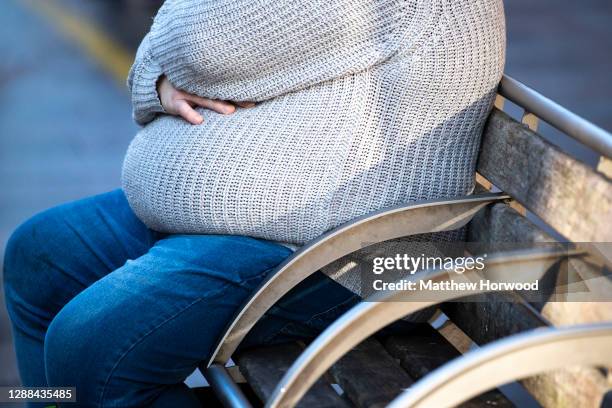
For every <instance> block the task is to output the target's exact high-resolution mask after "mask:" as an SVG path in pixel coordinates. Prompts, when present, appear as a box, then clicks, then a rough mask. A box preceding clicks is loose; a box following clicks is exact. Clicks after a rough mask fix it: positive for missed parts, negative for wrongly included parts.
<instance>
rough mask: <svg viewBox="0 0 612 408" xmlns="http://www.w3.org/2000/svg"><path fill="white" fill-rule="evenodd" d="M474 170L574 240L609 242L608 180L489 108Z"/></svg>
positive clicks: (611, 188)
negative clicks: (488, 115)
mask: <svg viewBox="0 0 612 408" xmlns="http://www.w3.org/2000/svg"><path fill="white" fill-rule="evenodd" d="M477 168H478V172H479V173H480V174H482V175H483V176H484V177H486V178H487V179H488V180H489V181H491V182H492V183H493V184H495V185H496V186H497V187H499V188H500V189H502V190H503V191H505V192H507V193H508V194H510V195H512V197H513V198H515V199H516V200H517V201H519V202H520V203H521V204H523V205H524V206H525V207H526V208H527V209H529V210H530V211H532V212H533V213H535V214H537V215H538V216H539V217H540V218H541V219H542V220H544V221H545V222H546V223H548V224H549V225H550V226H552V227H553V228H554V229H555V230H557V231H558V232H559V233H561V234H562V235H564V236H565V237H566V238H568V239H570V240H572V241H574V242H591V241H593V242H610V241H612V228H610V225H609V220H610V219H612V185H611V183H610V180H608V179H606V177H605V176H603V175H601V174H599V173H597V172H595V171H594V170H593V169H591V168H589V167H588V166H586V165H585V164H583V163H581V162H579V161H578V160H576V159H574V158H572V157H571V156H569V155H567V154H565V153H563V152H561V151H560V150H559V149H558V148H556V147H555V146H553V145H552V144H550V143H549V142H547V141H545V140H544V139H543V138H542V137H541V136H539V135H538V134H537V133H535V132H533V131H531V130H529V129H528V128H527V127H525V126H524V125H522V124H521V123H519V122H517V121H515V120H514V119H512V118H510V117H509V116H508V115H507V114H506V113H504V112H501V111H499V110H497V109H494V110H493V112H492V113H491V115H490V117H489V120H488V122H487V125H486V127H485V131H484V134H483V140H482V147H481V151H480V155H479V158H478V165H477Z"/></svg>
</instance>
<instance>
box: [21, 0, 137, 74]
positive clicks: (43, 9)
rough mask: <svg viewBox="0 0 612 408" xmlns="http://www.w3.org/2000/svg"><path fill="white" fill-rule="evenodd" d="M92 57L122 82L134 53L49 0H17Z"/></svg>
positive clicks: (92, 24) (84, 20) (81, 18)
mask: <svg viewBox="0 0 612 408" xmlns="http://www.w3.org/2000/svg"><path fill="white" fill-rule="evenodd" d="M21 2H22V3H23V4H25V5H27V6H28V7H29V8H30V9H31V10H34V11H36V12H38V13H39V14H40V15H42V16H43V17H45V18H46V19H47V20H50V21H51V22H52V23H54V25H56V26H57V28H58V29H59V30H60V31H61V32H62V33H64V34H65V35H67V36H68V37H69V38H70V39H71V40H72V41H74V42H76V43H77V44H78V45H79V46H80V47H81V48H82V49H83V50H84V51H85V52H86V53H87V54H89V55H90V56H91V57H93V58H94V59H95V60H96V61H97V62H98V63H99V64H100V65H101V66H102V68H104V69H105V70H106V71H107V72H108V73H110V74H111V75H112V76H113V78H115V79H116V80H117V81H119V82H120V83H121V84H125V80H126V78H127V75H128V72H129V70H130V67H131V65H132V62H133V61H134V54H133V53H131V52H129V51H128V50H126V49H125V48H124V47H122V46H121V45H119V44H117V43H116V42H115V41H113V39H111V38H110V37H109V36H108V35H106V34H105V33H104V31H102V30H101V29H100V28H99V27H97V26H96V24H94V23H92V22H91V21H87V20H86V19H84V18H83V17H81V16H78V17H77V16H75V15H73V14H71V13H69V12H67V11H66V10H65V9H64V8H63V7H61V6H59V5H58V4H57V3H55V2H53V1H52V0H21Z"/></svg>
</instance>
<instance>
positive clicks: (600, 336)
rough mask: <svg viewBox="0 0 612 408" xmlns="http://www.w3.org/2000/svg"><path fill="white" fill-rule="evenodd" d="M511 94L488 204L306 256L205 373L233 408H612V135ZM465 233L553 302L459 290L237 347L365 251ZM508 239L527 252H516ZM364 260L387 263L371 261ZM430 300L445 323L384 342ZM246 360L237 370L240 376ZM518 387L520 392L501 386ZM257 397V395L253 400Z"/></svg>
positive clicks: (354, 237)
mask: <svg viewBox="0 0 612 408" xmlns="http://www.w3.org/2000/svg"><path fill="white" fill-rule="evenodd" d="M499 93H500V96H499V97H498V100H497V102H496V108H495V109H494V110H493V112H492V113H491V115H490V117H489V120H488V122H487V124H486V127H485V131H484V134H483V139H482V146H481V151H480V154H479V160H478V165H477V172H478V174H477V182H478V189H477V191H476V192H475V194H474V195H472V196H469V197H460V198H453V199H449V200H436V201H430V202H424V203H412V204H410V205H406V206H399V207H396V208H392V209H385V210H382V211H379V212H377V213H375V214H369V215H367V216H365V217H361V218H359V219H357V220H354V221H352V222H350V223H347V224H345V225H344V226H341V227H339V228H338V229H336V230H334V231H332V232H330V233H328V234H326V235H324V236H323V237H321V238H319V239H318V240H315V241H314V242H312V243H310V244H309V245H307V246H306V247H304V248H302V249H301V250H300V251H298V252H296V253H295V254H294V255H293V256H292V257H291V258H290V259H288V260H287V261H286V262H285V263H283V264H282V265H280V266H279V267H278V269H277V271H276V272H275V274H273V276H272V277H271V278H270V279H269V280H267V281H266V282H265V283H264V285H263V286H262V287H261V288H260V289H259V290H258V292H257V293H256V294H254V295H253V297H252V298H251V300H250V301H249V302H248V304H247V305H245V307H244V309H243V310H242V311H241V313H240V314H239V315H238V316H236V319H235V320H234V322H233V323H232V324H231V325H230V326H229V328H228V330H227V332H226V334H225V336H224V337H223V339H222V340H221V341H220V343H219V346H218V348H217V350H216V351H215V353H214V355H213V357H212V359H211V360H210V361H208V362H205V363H204V364H203V365H202V367H201V370H202V372H203V373H204V375H205V377H206V378H207V380H208V381H209V383H210V384H211V386H212V388H213V389H214V390H215V392H216V393H217V395H218V397H219V399H220V400H221V402H222V403H223V405H225V406H228V407H248V406H258V405H264V404H266V406H270V407H291V406H300V407H352V406H356V407H382V406H387V404H390V406H392V407H404V406H423V407H426V406H433V407H438V406H454V405H458V404H460V406H463V407H485V406H486V407H490V406H497V407H511V406H538V404H539V405H541V406H545V407H557V406H561V407H599V406H604V405H605V404H609V403H610V398H611V395H612V391H611V390H612V374H611V373H610V371H609V370H610V368H612V303H611V302H610V300H611V299H612V281H611V280H610V274H609V270H610V256H611V251H610V249H611V247H612V246H611V245H610V244H608V245H606V244H605V243H612V185H611V182H610V176H611V172H610V165H609V163H610V162H609V160H610V157H612V135H610V134H609V133H607V132H605V131H603V130H601V129H599V128H596V127H595V126H593V125H591V124H589V123H588V122H586V121H584V120H583V119H581V118H578V117H576V116H575V115H573V114H571V113H570V112H567V111H566V110H564V109H563V108H561V107H559V106H558V105H556V104H554V103H553V102H550V101H549V100H547V99H545V98H543V97H542V96H540V95H538V94H537V93H535V92H534V91H532V90H530V89H528V88H526V87H524V86H523V85H522V84H520V83H518V82H516V81H514V80H512V79H511V78H507V77H505V78H504V80H503V81H502V84H501V86H500V91H499ZM505 98H507V99H510V100H511V101H512V102H513V103H515V104H517V105H518V106H519V107H522V108H523V109H524V112H523V115H522V118H521V122H519V121H517V120H515V119H513V118H512V117H510V116H509V115H508V114H506V113H504V111H503V110H501V108H503V104H502V102H503V101H504V99H505ZM538 117H539V118H541V119H543V120H546V121H547V122H548V123H550V124H551V125H553V126H555V127H557V128H558V129H560V130H562V131H564V132H565V133H566V134H567V135H569V136H572V137H573V138H575V139H577V140H579V141H580V142H581V143H583V144H585V145H587V146H589V147H590V148H592V149H594V151H596V152H598V154H600V155H601V159H600V162H599V164H597V165H596V166H589V165H587V164H585V163H582V162H580V161H578V160H577V159H575V158H573V157H572V156H571V155H570V154H567V153H565V152H563V151H561V150H560V149H559V148H558V147H556V146H554V145H553V144H551V143H550V142H549V141H547V140H546V139H544V138H543V137H542V136H540V135H539V134H538V133H537V132H536V129H537V119H538ZM464 226H467V227H466V229H467V242H468V247H467V249H468V251H469V252H470V253H473V254H477V253H483V252H486V253H488V254H490V255H491V256H490V257H489V258H488V260H487V267H486V272H487V273H489V275H487V276H495V277H497V278H499V279H503V278H513V279H517V278H518V277H517V274H519V271H524V272H525V273H529V274H532V275H533V276H539V277H546V278H547V279H549V277H550V276H552V277H553V279H555V280H556V281H555V285H554V287H555V288H556V290H557V292H554V293H551V294H550V297H549V298H547V299H545V300H544V301H542V300H538V301H533V300H530V299H529V298H527V297H526V294H525V293H519V292H507V291H506V292H495V291H489V292H487V293H481V291H474V292H473V293H472V294H471V296H470V297H469V298H462V299H461V301H457V299H458V298H459V297H460V296H464V295H466V294H469V293H449V294H448V295H445V296H447V298H445V299H442V300H445V301H443V302H440V300H441V299H440V298H436V299H434V298H432V297H427V296H426V294H425V293H421V294H414V293H411V294H409V295H407V294H406V293H402V292H401V291H394V292H391V291H389V292H381V293H377V294H376V295H375V298H373V299H368V300H366V301H364V302H362V303H360V304H359V305H358V306H356V307H355V308H353V309H351V310H350V311H348V312H347V313H346V314H345V315H343V316H342V317H341V318H340V319H338V320H337V321H336V322H334V323H333V325H332V326H330V327H329V328H328V329H327V330H326V331H325V332H324V333H322V334H321V335H320V336H319V337H318V338H317V339H316V340H314V341H313V342H312V343H310V344H302V343H294V344H286V345H281V346H274V347H268V348H259V349H250V350H245V351H242V352H240V353H235V350H236V348H237V346H238V345H239V344H240V341H241V340H242V339H243V338H244V336H245V335H246V334H247V333H248V331H249V330H250V328H251V327H252V326H253V325H254V324H255V323H256V322H257V320H258V319H259V318H260V317H261V316H262V315H263V314H264V313H265V312H266V311H267V310H268V308H269V307H270V306H272V305H273V304H274V303H275V302H276V301H277V300H278V299H280V297H282V295H283V294H285V293H286V292H287V291H289V290H290V289H291V288H292V287H294V286H295V285H296V284H297V283H299V282H300V281H301V280H303V279H304V278H305V277H307V276H309V275H310V274H311V273H314V272H315V271H317V270H319V269H321V268H323V267H325V266H326V265H328V264H330V263H332V262H333V261H337V260H339V259H340V260H342V259H343V257H344V256H346V255H348V254H351V253H355V252H356V251H357V254H359V251H362V250H363V243H364V242H368V243H372V245H384V244H380V243H383V242H385V241H387V240H391V239H397V238H400V237H405V236H412V235H416V234H423V233H429V232H438V231H448V230H454V229H457V228H461V227H464ZM560 241H568V242H573V243H574V244H571V245H568V244H567V243H565V244H563V245H560V244H559V242H560ZM501 243H504V244H507V245H508V246H509V247H510V248H511V249H509V250H505V249H503V248H500V244H501ZM595 243H601V244H599V245H597V244H595ZM606 256H607V258H606ZM351 259H353V260H354V259H355V255H353V256H352V258H351ZM360 259H361V261H360V262H363V263H364V264H368V263H369V265H371V259H368V256H367V255H364V256H363V257H362V258H360ZM551 271H552V272H551ZM560 271H562V273H560ZM451 272H452V271H451ZM426 273H427V275H426V276H427V278H428V279H430V280H432V281H439V282H443V281H447V280H448V279H451V278H449V277H450V276H451V275H450V274H449V270H444V269H440V270H429V271H426ZM520 273H523V272H520ZM456 275H457V274H454V275H452V279H456ZM532 275H529V276H532ZM415 276H420V277H419V278H418V279H422V275H419V274H417V275H415ZM461 276H462V279H471V278H473V277H475V276H476V275H472V274H471V272H466V273H464V274H463V275H461ZM521 276H522V275H521ZM525 276H528V275H525ZM413 278H414V279H417V278H416V277H413ZM406 296H411V298H409V299H408V298H405V297H406ZM407 300H411V301H407ZM427 306H435V307H436V308H437V314H436V316H434V317H433V318H432V319H431V320H430V323H422V324H416V325H413V326H414V327H412V328H411V329H410V330H409V331H406V332H405V333H399V334H397V333H395V334H393V335H387V336H384V335H381V334H380V333H377V332H378V330H379V329H380V328H382V327H384V326H386V325H387V324H388V323H391V322H394V321H396V320H398V319H401V318H403V317H404V316H406V315H407V314H409V313H410V312H413V311H416V310H420V309H422V308H424V307H427ZM586 323H591V325H584V324H586ZM562 326H563V328H561V327H562ZM519 333H520V334H519ZM500 339H503V340H500ZM230 358H232V359H233V361H234V363H235V364H236V365H237V367H231V368H227V367H226V363H227V362H228V361H229V360H230ZM515 381H518V382H515ZM240 383H242V385H241V386H238V385H237V384H240ZM505 383H510V385H505V386H503V387H500V388H496V387H498V386H501V385H502V384H505ZM241 387H242V388H241ZM245 387H247V388H248V389H249V390H251V391H253V392H254V395H256V396H257V398H253V397H252V396H251V397H250V398H247V397H246V396H245V393H244V392H243V390H244V388H245Z"/></svg>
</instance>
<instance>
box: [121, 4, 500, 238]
mask: <svg viewBox="0 0 612 408" xmlns="http://www.w3.org/2000/svg"><path fill="white" fill-rule="evenodd" d="M504 49H505V27H504V14H503V7H502V1H501V0H401V1H400V0H336V1H329V0H309V1H300V0H216V1H201V0H167V1H166V2H165V3H164V5H163V6H162V8H161V9H160V11H159V13H158V15H157V16H156V18H155V20H154V22H153V26H152V28H151V31H150V32H149V34H148V35H147V36H146V38H145V39H144V40H143V42H142V44H141V46H140V48H139V50H138V54H137V58H136V61H135V63H134V66H133V67H132V70H131V72H130V76H129V78H128V85H129V87H130V90H131V92H132V100H133V106H134V118H135V120H136V121H137V122H138V123H140V124H141V125H144V127H143V128H142V130H141V131H140V132H139V133H138V134H137V136H136V138H135V139H134V140H133V142H132V143H131V145H130V148H129V150H128V153H127V156H126V159H125V163H124V168H123V188H124V190H125V192H126V194H127V197H128V200H129V202H130V205H131V206H132V208H133V210H134V211H135V213H136V214H137V215H138V216H139V217H140V218H141V219H142V220H143V221H144V222H145V223H146V224H147V225H148V226H149V227H150V228H152V229H154V230H159V231H163V232H171V233H211V234H220V233H223V234H226V233H229V234H241V235H251V236H255V237H261V238H265V239H270V240H274V241H281V242H289V243H295V244H303V243H305V242H306V241H308V240H311V239H313V238H315V237H317V236H319V235H321V234H322V233H324V232H325V231H327V230H329V229H331V228H333V227H335V226H338V225H339V224H341V223H343V222H346V221H348V220H350V219H352V218H355V217H357V216H360V215H363V214H365V213H368V212H371V211H374V210H377V209H380V208H382V207H385V206H390V205H395V204H399V203H407V202H411V201H416V200H425V199H434V198H441V197H453V196H458V195H463V194H467V193H469V192H470V191H471V189H472V187H473V179H474V177H473V176H474V167H475V160H476V156H477V152H478V146H479V141H480V135H481V132H482V129H483V125H484V122H485V119H486V117H487V115H488V113H489V111H490V109H491V105H492V102H493V98H494V95H495V90H496V87H497V84H498V82H499V80H500V78H501V75H502V71H503V65H504ZM162 74H165V75H166V76H167V77H168V78H169V80H170V81H171V82H172V83H173V84H174V85H175V86H176V87H177V88H180V89H183V90H185V91H187V92H190V93H193V94H197V95H199V96H202V97H207V98H214V99H225V100H235V101H256V102H258V104H257V106H256V107H254V108H251V109H238V110H237V111H236V113H234V114H232V115H227V116H226V115H219V114H216V113H213V112H211V111H206V110H202V111H201V112H200V113H202V115H203V116H204V118H205V122H204V123H203V124H202V125H198V126H193V125H190V124H188V123H187V122H186V121H184V120H183V119H180V118H177V117H173V116H169V115H165V114H164V111H163V108H162V106H161V105H160V103H159V99H158V96H157V92H156V82H157V80H158V78H159V77H160V75H162Z"/></svg>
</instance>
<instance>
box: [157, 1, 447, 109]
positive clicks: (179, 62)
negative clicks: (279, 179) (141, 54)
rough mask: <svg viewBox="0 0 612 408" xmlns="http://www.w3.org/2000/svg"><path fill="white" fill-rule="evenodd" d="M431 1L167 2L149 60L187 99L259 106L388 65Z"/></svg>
mask: <svg viewBox="0 0 612 408" xmlns="http://www.w3.org/2000/svg"><path fill="white" fill-rule="evenodd" d="M435 1H438V0H423V1H413V2H408V1H406V0H334V1H330V0H309V1H300V0H217V1H201V0H167V1H166V3H165V4H164V6H166V10H165V12H166V14H167V16H169V18H166V19H164V21H163V22H160V24H154V26H153V28H152V33H151V34H152V36H151V44H150V52H151V53H150V58H151V59H152V60H155V61H157V62H158V64H159V66H157V67H156V68H158V69H159V68H160V67H161V70H162V71H163V72H164V73H165V74H166V75H167V76H168V78H169V79H170V81H171V82H172V83H173V84H174V85H175V86H177V87H179V88H180V89H183V90H186V91H188V92H190V93H194V94H197V95H200V96H202V97H208V98H214V99H226V100H240V101H261V100H265V99H269V98H273V97H275V96H278V95H282V94H285V93H288V92H292V91H295V90H299V89H301V88H305V87H308V86H311V85H314V84H316V83H319V82H322V81H326V80H330V79H334V78H337V77H340V76H344V75H349V74H351V73H355V72H359V71H362V70H364V69H367V68H368V67H370V66H372V65H374V64H377V63H379V62H381V61H382V60H385V59H387V58H389V57H390V56H391V55H392V54H393V53H394V52H396V51H397V49H398V46H399V44H400V43H401V42H402V41H403V39H404V38H406V34H407V32H408V31H409V30H408V29H409V28H411V27H412V28H414V27H413V25H412V24H411V23H413V22H414V21H417V20H419V19H420V18H422V17H423V16H422V15H419V13H418V8H419V7H420V6H415V4H420V3H431V2H435ZM406 20H413V21H412V22H411V21H406ZM147 74H148V76H147V78H149V79H150V78H151V77H152V76H153V75H154V73H153V72H147Z"/></svg>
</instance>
